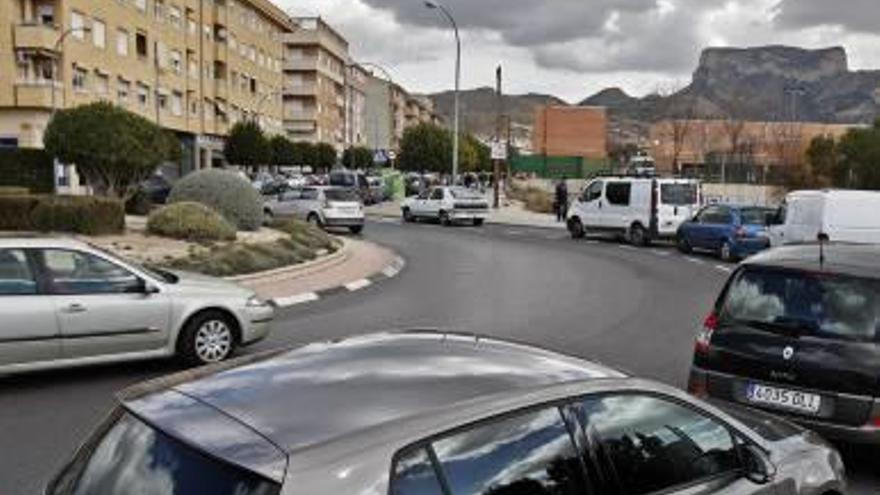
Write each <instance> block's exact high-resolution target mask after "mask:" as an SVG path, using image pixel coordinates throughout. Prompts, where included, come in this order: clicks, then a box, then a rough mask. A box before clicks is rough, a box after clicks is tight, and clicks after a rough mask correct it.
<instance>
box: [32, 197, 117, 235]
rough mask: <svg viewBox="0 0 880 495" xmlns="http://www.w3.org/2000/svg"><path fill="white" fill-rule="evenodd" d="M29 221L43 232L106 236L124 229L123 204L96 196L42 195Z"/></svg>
mask: <svg viewBox="0 0 880 495" xmlns="http://www.w3.org/2000/svg"><path fill="white" fill-rule="evenodd" d="M30 219H31V222H32V224H33V228H34V229H36V230H39V231H43V232H75V233H78V234H86V235H107V234H119V233H122V232H123V231H124V230H125V210H124V208H123V205H122V202H121V201H119V200H116V199H111V198H103V197H98V196H41V197H39V199H38V201H37V205H36V206H35V207H34V208H33V210H32V211H31V214H30Z"/></svg>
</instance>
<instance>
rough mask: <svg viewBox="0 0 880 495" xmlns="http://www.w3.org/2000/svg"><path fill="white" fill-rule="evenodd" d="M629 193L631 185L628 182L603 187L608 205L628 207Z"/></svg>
mask: <svg viewBox="0 0 880 495" xmlns="http://www.w3.org/2000/svg"><path fill="white" fill-rule="evenodd" d="M631 192H632V183H629V182H609V183H608V185H607V186H605V197H606V198H607V199H608V203H609V204H612V205H616V206H629V201H630V193H631Z"/></svg>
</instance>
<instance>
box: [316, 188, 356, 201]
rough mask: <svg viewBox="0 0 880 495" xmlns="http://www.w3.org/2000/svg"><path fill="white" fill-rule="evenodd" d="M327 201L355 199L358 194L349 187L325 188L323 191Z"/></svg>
mask: <svg viewBox="0 0 880 495" xmlns="http://www.w3.org/2000/svg"><path fill="white" fill-rule="evenodd" d="M324 196H325V197H326V198H327V201H357V200H358V195H357V193H356V192H354V191H352V190H350V189H327V190H325V191H324Z"/></svg>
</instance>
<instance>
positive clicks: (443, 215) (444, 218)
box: [440, 211, 452, 227]
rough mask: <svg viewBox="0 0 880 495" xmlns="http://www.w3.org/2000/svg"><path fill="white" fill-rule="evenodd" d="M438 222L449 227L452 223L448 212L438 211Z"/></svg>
mask: <svg viewBox="0 0 880 495" xmlns="http://www.w3.org/2000/svg"><path fill="white" fill-rule="evenodd" d="M440 223H441V224H443V225H444V226H446V227H449V226H451V225H452V219H451V218H449V213H447V212H445V211H441V212H440Z"/></svg>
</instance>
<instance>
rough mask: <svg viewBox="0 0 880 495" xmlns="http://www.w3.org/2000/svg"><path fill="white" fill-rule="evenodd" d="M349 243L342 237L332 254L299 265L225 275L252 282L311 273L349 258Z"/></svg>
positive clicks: (228, 278)
mask: <svg viewBox="0 0 880 495" xmlns="http://www.w3.org/2000/svg"><path fill="white" fill-rule="evenodd" d="M348 249H349V243H348V242H347V240H345V239H342V245H341V246H340V247H339V249H337V250H336V251H335V252H334V253H332V254H330V255H326V256H324V257H321V258H318V259H316V260H312V261H307V262H305V263H300V264H298V265H293V266H285V267H281V268H276V269H274V270H267V271H264V272H258V273H249V274H247V275H236V276H233V277H224V278H225V279H226V280H229V281H232V282H236V283H239V282H250V281H253V280H259V279H261V278H267V277H273V276H277V275H285V274H290V273H309V272H312V271H319V270H323V269H325V268H330V267H332V266H335V265H337V264H339V263H342V262H343V261H345V260H346V259H348V257H349V255H350V253H349V251H348Z"/></svg>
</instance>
